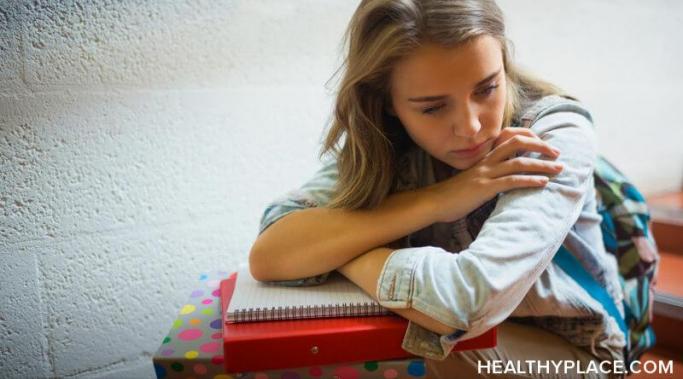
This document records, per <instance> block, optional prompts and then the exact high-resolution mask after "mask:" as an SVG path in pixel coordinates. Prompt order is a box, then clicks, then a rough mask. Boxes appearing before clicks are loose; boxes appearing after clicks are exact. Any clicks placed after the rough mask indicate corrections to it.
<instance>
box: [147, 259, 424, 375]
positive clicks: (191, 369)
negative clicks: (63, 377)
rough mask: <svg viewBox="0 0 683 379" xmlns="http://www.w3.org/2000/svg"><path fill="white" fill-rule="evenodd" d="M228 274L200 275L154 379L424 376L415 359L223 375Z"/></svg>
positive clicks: (162, 352)
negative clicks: (223, 287)
mask: <svg viewBox="0 0 683 379" xmlns="http://www.w3.org/2000/svg"><path fill="white" fill-rule="evenodd" d="M229 275H230V273H229V272H226V271H219V272H215V273H202V274H201V275H199V284H198V285H197V289H195V290H194V291H192V293H191V294H190V299H189V300H188V302H187V303H186V304H184V305H183V306H182V307H181V309H180V312H179V315H178V317H177V318H176V319H175V320H174V322H173V324H172V327H171V330H170V332H169V333H168V335H167V336H165V337H164V339H163V341H162V343H161V346H160V347H159V350H158V351H157V353H156V354H154V370H155V372H156V376H157V378H158V379H175V378H183V379H187V378H195V379H202V378H211V379H324V378H333V379H364V378H380V379H394V378H396V379H400V378H424V377H425V366H424V361H423V360H421V359H405V360H390V361H368V362H359V363H353V364H338V365H328V366H313V367H302V368H295V369H283V370H272V371H267V372H249V373H232V374H226V373H225V372H224V371H223V344H222V339H221V337H222V336H221V328H222V321H221V319H220V314H221V312H220V309H219V307H220V298H219V296H220V292H219V291H220V290H219V289H218V286H219V284H220V281H221V280H222V279H225V278H227V277H228V276H229Z"/></svg>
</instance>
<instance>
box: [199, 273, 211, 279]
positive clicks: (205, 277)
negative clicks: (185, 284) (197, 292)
mask: <svg viewBox="0 0 683 379" xmlns="http://www.w3.org/2000/svg"><path fill="white" fill-rule="evenodd" d="M208 277H209V276H208V275H206V274H201V275H199V280H206V279H207V278H208Z"/></svg>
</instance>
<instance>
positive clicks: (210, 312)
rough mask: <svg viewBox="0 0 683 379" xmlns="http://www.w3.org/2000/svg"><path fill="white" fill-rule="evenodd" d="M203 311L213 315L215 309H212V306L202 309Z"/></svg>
mask: <svg viewBox="0 0 683 379" xmlns="http://www.w3.org/2000/svg"><path fill="white" fill-rule="evenodd" d="M202 313H203V314H205V315H207V316H211V315H213V309H211V308H205V309H202Z"/></svg>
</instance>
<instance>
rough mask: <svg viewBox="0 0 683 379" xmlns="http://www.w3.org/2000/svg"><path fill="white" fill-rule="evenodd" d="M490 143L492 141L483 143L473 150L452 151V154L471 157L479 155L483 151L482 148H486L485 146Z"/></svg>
mask: <svg viewBox="0 0 683 379" xmlns="http://www.w3.org/2000/svg"><path fill="white" fill-rule="evenodd" d="M489 141H490V139H488V140H486V141H484V142H482V143H481V145H478V146H476V147H474V148H472V149H463V150H451V153H453V154H457V155H461V156H471V155H474V154H477V153H478V152H479V151H480V150H481V148H482V147H484V145H486V144H487V143H488V142H489Z"/></svg>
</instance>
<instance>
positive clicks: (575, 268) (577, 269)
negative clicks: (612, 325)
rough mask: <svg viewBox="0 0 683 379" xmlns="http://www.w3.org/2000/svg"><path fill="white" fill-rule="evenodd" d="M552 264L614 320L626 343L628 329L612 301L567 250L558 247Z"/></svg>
mask: <svg viewBox="0 0 683 379" xmlns="http://www.w3.org/2000/svg"><path fill="white" fill-rule="evenodd" d="M553 262H555V263H556V264H557V265H558V266H560V268H561V269H562V270H563V271H564V272H566V273H567V274H568V275H569V276H571V277H572V278H573V279H574V280H575V281H576V282H577V283H578V284H579V285H580V286H581V287H583V289H585V290H586V292H588V293H589V294H590V295H591V297H592V298H594V299H595V300H597V301H598V302H599V303H600V304H602V306H603V307H605V310H606V311H607V313H609V314H610V316H612V317H613V318H614V321H616V322H617V325H619V329H621V331H622V332H623V333H624V338H625V341H628V338H629V334H628V328H627V327H626V322H625V321H624V318H623V317H621V313H619V310H618V309H617V306H616V304H614V300H612V297H611V296H610V295H609V294H608V293H607V291H606V290H605V289H604V288H603V287H602V286H601V285H600V284H599V283H598V282H597V281H596V280H595V279H593V277H592V276H591V275H590V274H589V273H588V272H587V271H586V270H585V269H584V268H583V266H581V263H579V261H578V260H577V259H576V258H575V257H574V256H573V255H572V254H571V253H570V252H569V251H568V250H567V248H565V247H564V245H563V246H560V250H558V251H557V253H556V254H555V256H554V257H553Z"/></svg>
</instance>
